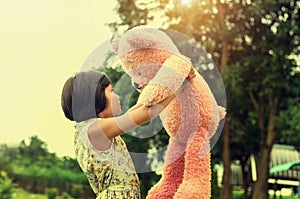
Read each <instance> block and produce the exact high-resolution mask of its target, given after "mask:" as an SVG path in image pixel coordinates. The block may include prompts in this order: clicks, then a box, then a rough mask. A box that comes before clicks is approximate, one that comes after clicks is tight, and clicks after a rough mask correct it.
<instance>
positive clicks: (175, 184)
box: [113, 27, 225, 199]
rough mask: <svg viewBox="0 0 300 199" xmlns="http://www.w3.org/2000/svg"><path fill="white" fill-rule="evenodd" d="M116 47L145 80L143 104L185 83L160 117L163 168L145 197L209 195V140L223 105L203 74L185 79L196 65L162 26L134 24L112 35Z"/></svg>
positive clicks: (168, 198)
mask: <svg viewBox="0 0 300 199" xmlns="http://www.w3.org/2000/svg"><path fill="white" fill-rule="evenodd" d="M113 48H114V50H115V51H116V52H117V53H118V54H119V56H120V58H121V61H122V64H123V67H124V69H125V71H126V72H127V73H128V74H129V75H130V76H131V77H132V80H133V81H134V82H136V83H138V84H145V85H147V86H146V87H145V89H144V90H143V92H142V93H141V94H140V97H139V103H143V104H147V105H151V104H156V103H158V102H160V101H161V100H162V99H164V98H165V97H167V96H169V95H170V94H171V93H172V92H173V91H175V90H177V89H178V88H179V87H180V85H182V84H183V83H185V84H187V86H186V87H185V88H184V89H183V90H181V91H180V92H179V93H178V94H177V96H176V98H175V99H174V100H173V101H172V102H171V103H170V104H169V106H168V107H167V109H166V117H165V118H163V119H162V120H163V121H164V127H165V129H166V131H167V132H168V134H169V135H170V140H169V145H168V149H167V154H166V160H165V167H164V170H163V175H162V178H161V180H160V181H159V182H158V183H157V184H156V185H155V186H154V187H152V188H151V190H150V191H149V193H148V196H147V199H172V198H176V199H182V198H184V199H199V198H201V199H206V198H210V194H211V184H210V183H211V182H210V180H211V170H210V153H209V151H210V143H209V139H210V138H211V137H212V136H213V134H214V133H215V131H216V128H217V126H218V124H219V121H220V120H221V119H222V118H223V117H224V116H225V109H224V108H223V107H220V106H218V105H217V103H216V101H215V99H214V97H213V95H212V93H211V91H210V89H209V87H208V85H207V83H206V82H205V80H204V79H203V78H202V77H201V75H200V74H198V73H197V72H196V77H195V78H194V79H192V80H191V81H189V82H188V81H186V80H185V79H186V77H187V75H188V73H189V71H190V68H191V67H193V66H192V65H191V63H190V62H189V61H188V60H187V59H186V58H185V57H184V56H182V55H180V54H179V51H178V49H177V48H176V46H175V45H174V44H173V42H172V41H171V39H170V38H169V37H168V36H167V35H166V34H165V33H163V32H162V31H159V30H156V29H148V28H143V27H137V28H133V29H131V30H129V31H127V32H126V33H125V34H124V35H122V36H121V37H120V38H116V39H114V40H113ZM168 71H169V72H168ZM170 73H171V75H170Z"/></svg>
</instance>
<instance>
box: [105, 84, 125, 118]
mask: <svg viewBox="0 0 300 199" xmlns="http://www.w3.org/2000/svg"><path fill="white" fill-rule="evenodd" d="M104 92H105V97H106V107H105V109H104V110H103V111H102V112H101V113H100V114H102V115H100V116H102V117H113V116H116V115H119V114H120V113H121V112H122V109H121V105H120V97H119V96H118V95H117V94H116V93H115V92H114V90H113V87H112V85H111V84H110V85H108V86H107V87H106V88H105V90H104Z"/></svg>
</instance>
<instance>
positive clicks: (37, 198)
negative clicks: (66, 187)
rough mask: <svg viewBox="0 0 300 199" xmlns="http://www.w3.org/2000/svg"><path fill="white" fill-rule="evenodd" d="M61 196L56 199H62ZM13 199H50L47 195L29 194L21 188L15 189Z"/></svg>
mask: <svg viewBox="0 0 300 199" xmlns="http://www.w3.org/2000/svg"><path fill="white" fill-rule="evenodd" d="M61 198H62V197H61V196H57V197H56V198H55V199H61ZM69 198H70V199H71V197H69ZM12 199H48V198H47V196H46V195H45V194H36V193H29V192H27V191H25V190H24V189H21V188H14V193H13V197H12Z"/></svg>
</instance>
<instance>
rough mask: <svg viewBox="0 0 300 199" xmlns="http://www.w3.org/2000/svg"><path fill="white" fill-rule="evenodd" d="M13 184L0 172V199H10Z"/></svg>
mask: <svg viewBox="0 0 300 199" xmlns="http://www.w3.org/2000/svg"><path fill="white" fill-rule="evenodd" d="M12 193H13V183H12V181H11V179H9V178H8V176H7V174H6V173H5V172H4V171H1V170H0V199H11V198H12Z"/></svg>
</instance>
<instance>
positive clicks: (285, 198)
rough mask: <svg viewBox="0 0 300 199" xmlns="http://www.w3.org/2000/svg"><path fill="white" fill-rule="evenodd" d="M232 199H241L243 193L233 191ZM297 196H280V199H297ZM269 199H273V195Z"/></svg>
mask: <svg viewBox="0 0 300 199" xmlns="http://www.w3.org/2000/svg"><path fill="white" fill-rule="evenodd" d="M232 195H233V199H241V198H242V197H241V196H242V195H243V191H241V190H233V194H232ZM277 198H278V199H279V194H277ZM299 198H300V197H298V196H282V199H299ZM269 199H273V195H272V194H271V195H270V196H269Z"/></svg>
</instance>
